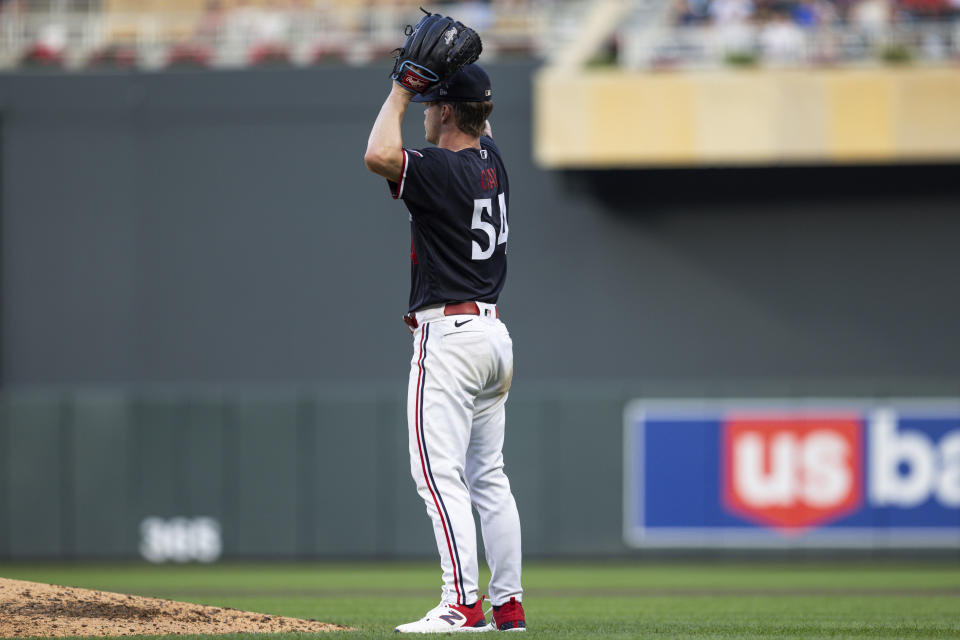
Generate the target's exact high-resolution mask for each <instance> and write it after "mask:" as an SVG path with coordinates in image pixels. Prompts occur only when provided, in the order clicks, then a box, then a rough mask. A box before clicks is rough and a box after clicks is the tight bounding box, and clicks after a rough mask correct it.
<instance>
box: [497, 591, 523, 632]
mask: <svg viewBox="0 0 960 640" xmlns="http://www.w3.org/2000/svg"><path fill="white" fill-rule="evenodd" d="M490 629H491V630H494V629H496V630H497V631H526V630H527V619H526V616H525V615H524V613H523V605H522V604H521V603H519V602H517V599H516V598H510V600H509V601H507V602H504V603H503V604H502V605H501V606H499V607H497V606H495V607H494V608H493V620H492V621H491V622H490Z"/></svg>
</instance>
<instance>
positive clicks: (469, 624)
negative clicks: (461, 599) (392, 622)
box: [394, 597, 491, 633]
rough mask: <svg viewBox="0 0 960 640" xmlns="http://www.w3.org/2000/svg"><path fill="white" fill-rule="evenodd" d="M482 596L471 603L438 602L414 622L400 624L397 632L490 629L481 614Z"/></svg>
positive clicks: (450, 631)
mask: <svg viewBox="0 0 960 640" xmlns="http://www.w3.org/2000/svg"><path fill="white" fill-rule="evenodd" d="M482 602H483V597H481V598H480V599H479V600H477V601H476V602H474V603H473V604H472V605H469V606H468V605H464V604H440V605H438V606H436V607H434V608H433V609H431V610H430V611H428V612H427V615H425V616H423V617H422V618H420V619H419V620H417V621H416V622H408V623H407V624H402V625H400V626H399V627H397V628H396V629H394V631H396V632H397V633H452V632H455V631H490V630H491V629H490V625H488V624H487V620H486V618H485V617H484V615H483V606H481V603H482Z"/></svg>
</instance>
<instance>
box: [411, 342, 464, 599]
mask: <svg viewBox="0 0 960 640" xmlns="http://www.w3.org/2000/svg"><path fill="white" fill-rule="evenodd" d="M420 333H421V335H420V357H419V358H417V367H418V368H419V369H420V372H419V374H418V375H417V397H416V400H415V403H414V418H413V420H414V424H415V425H416V431H417V451H419V452H420V467H421V468H422V469H423V479H424V481H425V482H426V483H427V489H428V490H429V491H430V497H431V498H433V505H434V506H435V507H436V508H437V517H439V518H440V525H441V526H443V535H444V537H445V538H446V539H447V552H448V553H449V554H450V563H451V564H452V565H453V588H454V589H455V590H456V592H457V604H464V603H463V602H462V597H461V595H460V586H459V585H458V584H457V575H458V574H459V569H458V567H457V560H456V558H455V557H454V555H453V546H452V545H451V544H450V534H449V533H448V532H447V523H446V520H444V517H443V511H442V510H441V509H440V503H439V502H438V501H437V496H436V494H435V493H434V492H433V487H432V486H431V484H430V480H431V478H430V476H429V475H428V474H427V464H426V462H425V461H424V459H423V446H422V444H421V443H422V442H423V440H422V435H423V431H422V430H423V424H422V423H421V422H420V383H421V382H422V381H423V379H424V377H425V376H424V370H423V360H424V350H423V345H424V342H425V340H426V336H427V327H426V326H424V327H423V328H422V329H421V330H420Z"/></svg>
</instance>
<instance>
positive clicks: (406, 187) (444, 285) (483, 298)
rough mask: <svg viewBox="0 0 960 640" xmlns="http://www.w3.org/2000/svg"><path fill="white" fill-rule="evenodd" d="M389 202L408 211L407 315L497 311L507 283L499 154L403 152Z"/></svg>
mask: <svg viewBox="0 0 960 640" xmlns="http://www.w3.org/2000/svg"><path fill="white" fill-rule="evenodd" d="M403 158H404V160H403V173H402V177H401V178H400V182H399V183H395V182H389V181H388V182H389V184H390V191H391V193H392V194H393V197H394V198H400V199H402V200H403V201H404V203H405V204H406V205H407V209H409V211H410V233H411V236H412V238H413V240H412V245H413V246H412V250H411V252H410V259H411V263H412V264H411V266H410V280H411V282H410V308H409V310H410V311H415V310H417V309H420V308H421V307H425V306H428V305H433V304H440V303H444V302H464V301H467V300H476V301H480V302H490V303H495V302H496V301H497V298H498V297H499V296H500V291H501V290H502V289H503V283H504V281H505V280H506V277H507V235H508V232H509V225H508V224H507V210H508V205H509V202H510V190H509V186H508V182H507V172H506V170H505V169H504V167H503V161H502V160H501V159H500V150H499V149H497V145H496V144H494V142H493V140H491V139H490V138H487V137H482V138H480V148H479V149H474V148H469V149H462V150H460V151H450V150H449V149H441V148H439V147H429V148H426V149H404V150H403Z"/></svg>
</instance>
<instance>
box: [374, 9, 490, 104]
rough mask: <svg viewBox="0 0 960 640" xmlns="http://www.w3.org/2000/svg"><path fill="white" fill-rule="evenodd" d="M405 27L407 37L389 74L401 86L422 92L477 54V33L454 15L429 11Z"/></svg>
mask: <svg viewBox="0 0 960 640" xmlns="http://www.w3.org/2000/svg"><path fill="white" fill-rule="evenodd" d="M424 13H426V14H427V15H425V16H424V17H423V18H421V19H420V22H418V23H417V24H416V25H415V26H412V27H411V26H409V25H408V26H407V31H406V34H407V39H406V41H405V42H404V43H403V46H402V47H400V48H399V49H397V57H396V60H395V61H394V64H393V73H392V74H391V76H390V77H392V78H393V80H394V82H396V83H397V84H399V85H400V86H401V87H403V88H404V89H407V90H409V91H412V92H413V93H424V92H426V91H429V90H431V89H433V88H434V87H435V86H437V85H438V84H440V83H441V82H445V81H446V80H447V79H448V78H449V77H450V76H452V75H453V74H454V73H456V72H457V71H459V70H460V68H461V67H463V66H464V65H468V64H471V63H473V62H475V61H476V60H477V58H479V57H480V52H481V51H482V50H483V43H482V42H481V41H480V35H479V34H478V33H477V32H476V31H474V30H473V29H471V28H470V27H468V26H466V25H464V24H463V23H462V22H457V21H456V20H454V19H453V18H449V17H446V16H441V15H440V14H439V13H428V12H427V11H424Z"/></svg>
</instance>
